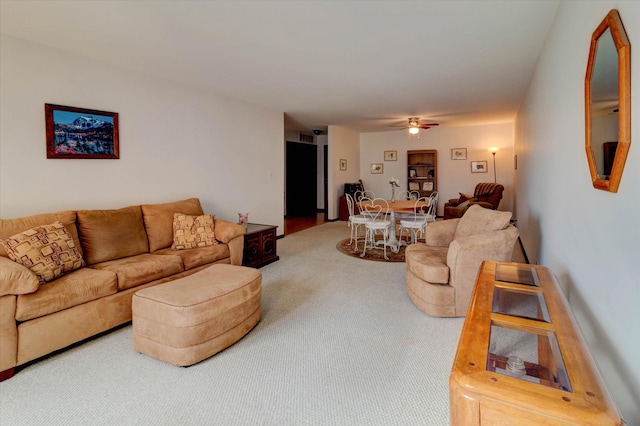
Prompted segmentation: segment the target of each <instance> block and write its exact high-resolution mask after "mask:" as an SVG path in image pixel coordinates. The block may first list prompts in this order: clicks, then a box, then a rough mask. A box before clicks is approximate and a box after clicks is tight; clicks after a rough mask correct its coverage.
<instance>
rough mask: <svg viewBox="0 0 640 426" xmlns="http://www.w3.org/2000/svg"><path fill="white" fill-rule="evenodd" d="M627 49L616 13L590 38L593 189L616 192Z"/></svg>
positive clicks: (626, 122)
mask: <svg viewBox="0 0 640 426" xmlns="http://www.w3.org/2000/svg"><path fill="white" fill-rule="evenodd" d="M630 50H631V49H630V46H629V41H628V39H627V36H626V34H625V32H624V27H623V26H622V21H621V20H620V16H619V15H618V12H617V11H616V10H612V11H611V12H609V14H608V15H607V16H606V18H605V19H604V20H603V21H602V23H601V24H600V25H599V26H598V28H596V30H595V31H594V33H593V36H592V37H591V49H590V51H589V62H588V64H587V76H586V79H585V111H586V144H585V147H586V152H587V160H588V162H589V170H590V172H591V180H592V182H593V186H594V187H595V188H597V189H603V190H607V191H611V192H617V191H618V186H619V184H620V179H621V177H622V171H623V169H624V163H625V160H626V157H627V152H628V150H629V145H630V143H631V137H630V135H631V113H630V99H631V97H630V84H631V83H630V75H631V66H630V60H629V57H630Z"/></svg>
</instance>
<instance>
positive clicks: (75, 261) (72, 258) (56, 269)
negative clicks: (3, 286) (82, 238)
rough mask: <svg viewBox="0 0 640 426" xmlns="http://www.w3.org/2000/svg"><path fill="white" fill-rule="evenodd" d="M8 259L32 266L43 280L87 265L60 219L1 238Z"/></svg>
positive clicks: (31, 268) (42, 281)
mask: <svg viewBox="0 0 640 426" xmlns="http://www.w3.org/2000/svg"><path fill="white" fill-rule="evenodd" d="M0 244H2V246H3V247H4V249H5V250H6V251H7V255H8V256H9V259H11V260H13V261H14V262H17V263H19V264H21V265H23V266H24V267H26V268H28V269H30V270H31V271H32V272H33V273H35V274H36V275H37V276H38V280H39V281H40V284H44V283H47V282H49V281H53V280H55V279H56V278H58V277H61V276H62V275H64V274H65V273H67V272H71V271H75V270H76V269H79V268H82V267H83V266H84V264H85V263H84V260H83V259H82V255H81V254H80V251H79V250H78V249H77V248H76V245H75V244H74V242H73V238H72V237H71V234H70V233H69V231H67V228H65V226H64V225H63V224H62V223H61V222H55V223H53V224H51V225H43V226H36V227H35V228H31V229H27V230H26V231H24V232H21V233H19V234H16V235H14V236H12V237H9V238H3V239H0Z"/></svg>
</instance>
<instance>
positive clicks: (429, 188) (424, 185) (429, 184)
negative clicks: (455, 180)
mask: <svg viewBox="0 0 640 426" xmlns="http://www.w3.org/2000/svg"><path fill="white" fill-rule="evenodd" d="M422 190H423V191H433V182H431V181H428V182H422Z"/></svg>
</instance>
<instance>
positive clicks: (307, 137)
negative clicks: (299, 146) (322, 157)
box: [300, 133, 313, 143]
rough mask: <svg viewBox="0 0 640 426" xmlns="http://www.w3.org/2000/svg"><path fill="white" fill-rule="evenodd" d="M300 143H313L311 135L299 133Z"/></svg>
mask: <svg viewBox="0 0 640 426" xmlns="http://www.w3.org/2000/svg"><path fill="white" fill-rule="evenodd" d="M300 142H308V143H313V135H310V134H308V133H300Z"/></svg>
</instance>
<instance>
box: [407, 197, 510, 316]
mask: <svg viewBox="0 0 640 426" xmlns="http://www.w3.org/2000/svg"><path fill="white" fill-rule="evenodd" d="M510 219H511V212H500V211H496V210H490V209H485V208H482V207H480V206H478V205H473V206H471V207H469V209H468V210H467V212H466V213H465V215H464V216H462V217H461V218H456V219H451V220H442V221H438V222H433V223H430V224H429V225H427V228H426V230H425V233H424V236H425V243H424V244H423V243H417V244H411V245H409V246H408V247H407V248H406V249H405V259H406V263H407V292H408V293H409V298H410V299H411V300H412V301H413V303H414V304H415V305H416V306H417V307H418V308H419V309H420V310H422V311H423V312H424V313H426V314H428V315H432V316H437V317H460V316H465V315H466V313H467V309H468V307H469V303H470V301H471V294H472V293H473V288H474V286H475V281H476V277H477V274H478V270H479V269H480V265H481V263H482V262H483V261H484V260H496V261H511V257H512V255H513V249H514V246H515V244H516V242H517V240H518V230H517V229H516V228H515V227H514V226H513V225H511V224H510V223H509V222H510Z"/></svg>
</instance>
